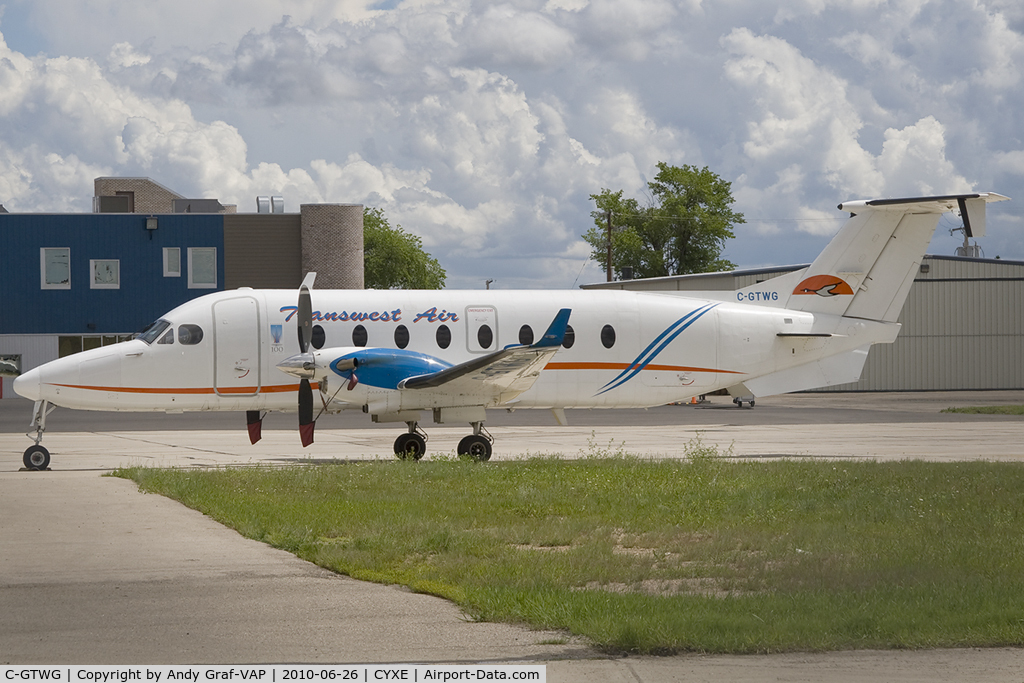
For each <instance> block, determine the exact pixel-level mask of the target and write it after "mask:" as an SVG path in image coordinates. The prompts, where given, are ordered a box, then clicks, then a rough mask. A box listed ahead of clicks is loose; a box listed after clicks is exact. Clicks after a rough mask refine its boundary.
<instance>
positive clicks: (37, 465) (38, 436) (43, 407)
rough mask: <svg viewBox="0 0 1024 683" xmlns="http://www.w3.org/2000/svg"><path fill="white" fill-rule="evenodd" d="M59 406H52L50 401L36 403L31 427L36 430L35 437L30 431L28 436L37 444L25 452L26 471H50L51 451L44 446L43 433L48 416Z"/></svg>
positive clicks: (23, 460) (23, 459) (23, 458)
mask: <svg viewBox="0 0 1024 683" xmlns="http://www.w3.org/2000/svg"><path fill="white" fill-rule="evenodd" d="M56 407H57V406H51V405H50V402H49V401H36V404H35V406H34V408H33V413H32V422H31V423H30V425H31V427H32V428H33V429H35V435H34V436H33V434H32V432H31V431H29V432H28V433H27V434H26V436H28V438H30V439H32V440H34V441H35V444H34V445H32V446H29V447H28V448H27V449H26V450H25V455H24V457H22V462H23V463H24V464H25V469H27V470H30V471H40V470H48V469H50V451H48V450H46V448H45V447H43V445H42V443H41V442H42V440H43V432H45V431H46V416H47V415H49V414H50V413H52V412H53V411H54V409H55V408H56Z"/></svg>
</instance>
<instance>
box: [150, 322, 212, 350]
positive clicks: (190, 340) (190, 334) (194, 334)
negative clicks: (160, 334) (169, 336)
mask: <svg viewBox="0 0 1024 683" xmlns="http://www.w3.org/2000/svg"><path fill="white" fill-rule="evenodd" d="M201 341H203V328H201V327H199V325H179V326H178V343H179V344H185V345H187V346H195V345H196V344H198V343H199V342H201ZM160 343H161V344H162V343H163V342H160Z"/></svg>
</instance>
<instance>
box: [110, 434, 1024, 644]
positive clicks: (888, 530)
mask: <svg viewBox="0 0 1024 683" xmlns="http://www.w3.org/2000/svg"><path fill="white" fill-rule="evenodd" d="M615 448H616V446H615V444H610V445H609V449H608V450H613V449H615ZM594 449H595V450H600V447H596V446H595V447H594ZM686 453H687V457H686V459H685V460H668V461H653V460H647V459H643V458H640V457H636V456H632V457H609V458H600V457H584V458H581V459H576V460H558V459H555V458H552V457H538V458H530V459H526V460H520V461H513V462H491V463H488V464H486V465H481V464H480V463H469V462H459V461H454V460H451V459H448V460H445V461H442V462H433V461H431V460H425V461H421V462H397V461H382V462H360V463H348V464H338V465H326V466H315V467H314V466H301V467H300V466H296V467H290V468H252V467H243V468H237V469H225V470H212V471H196V470H162V469H143V468H133V469H129V470H122V471H119V472H117V473H116V474H117V475H118V476H122V477H126V478H131V479H134V480H135V481H136V482H138V483H139V486H140V488H141V489H142V490H145V491H152V492H158V493H162V494H164V495H168V496H171V497H173V498H175V499H177V500H180V501H181V502H182V503H184V504H186V505H188V506H190V507H193V508H195V509H197V510H200V511H202V512H203V513H205V514H207V515H209V516H211V517H212V518H214V519H217V520H219V521H221V522H222V523H224V524H227V525H228V526H231V527H232V528H234V529H237V530H238V531H239V532H240V533H242V534H243V535H245V536H248V537H250V538H254V539H257V540H261V541H264V542H266V543H269V544H272V545H274V546H276V547H279V548H283V549H287V550H289V551H291V552H293V553H295V554H297V555H299V556H300V557H303V558H305V559H308V560H310V561H312V562H316V563H317V564H319V565H321V566H323V567H326V568H329V569H332V570H334V571H337V572H341V573H344V574H348V575H351V576H353V577H355V578H360V579H365V580H370V581H379V582H385V583H400V584H403V585H406V586H409V587H410V588H412V589H413V590H415V591H420V592H424V593H430V594H434V595H440V596H442V597H446V598H448V599H451V600H453V601H455V602H457V603H458V604H459V605H460V606H461V607H462V608H463V609H464V610H465V611H466V613H467V614H468V615H469V616H470V617H471V618H476V619H480V620H486V621H509V622H525V623H529V624H532V625H534V626H537V627H540V628H553V629H565V630H567V631H570V632H572V633H576V634H579V635H583V636H586V637H588V638H589V639H590V640H591V641H592V642H593V643H595V644H597V645H598V646H600V647H603V648H607V649H608V650H611V651H630V652H644V653H670V652H679V651H706V652H775V651H785V650H790V651H792V650H827V649H851V648H895V647H901V648H922V647H986V646H1013V647H1019V646H1021V645H1024V619H1022V618H1021V615H1022V614H1024V591H1022V590H1021V588H1020V577H1021V576H1022V575H1024V537H1022V535H1021V533H1020V530H1021V528H1022V527H1024V504H1022V503H1024V466H1021V464H1020V463H1008V462H966V463H930V462H916V461H908V462H884V463H883V462H870V461H863V462H849V461H844V462H836V461H811V460H781V461H772V462H764V461H757V462H746V461H737V460H733V459H730V458H727V457H722V455H721V454H719V453H718V452H717V451H716V450H715V449H714V448H713V447H709V446H706V445H703V444H701V443H700V442H699V441H695V442H692V443H691V444H690V445H689V446H687V448H686Z"/></svg>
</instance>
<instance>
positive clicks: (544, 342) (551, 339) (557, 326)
mask: <svg viewBox="0 0 1024 683" xmlns="http://www.w3.org/2000/svg"><path fill="white" fill-rule="evenodd" d="M570 313H572V309H571V308H563V309H562V310H560V311H559V312H558V315H556V316H555V319H554V320H552V321H551V324H550V325H548V329H547V330H545V331H544V334H543V335H541V338H540V341H538V342H537V343H536V344H533V346H532V347H531V348H534V349H543V348H548V347H551V346H561V345H562V341H564V340H565V330H566V328H567V327H568V326H569V314H570Z"/></svg>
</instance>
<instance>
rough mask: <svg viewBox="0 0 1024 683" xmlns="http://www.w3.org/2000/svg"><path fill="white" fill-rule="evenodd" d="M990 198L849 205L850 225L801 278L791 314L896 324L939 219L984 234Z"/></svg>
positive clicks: (845, 206) (789, 305)
mask: <svg viewBox="0 0 1024 683" xmlns="http://www.w3.org/2000/svg"><path fill="white" fill-rule="evenodd" d="M1005 199H1007V197H1004V196H1002V195H998V194H995V193H991V192H983V193H975V194H964V195H950V196H943V197H914V198H907V199H873V200H866V201H853V202H845V203H843V204H840V205H839V209H840V210H841V211H849V212H850V213H851V216H850V219H849V220H848V221H847V222H846V223H845V224H844V225H843V227H842V228H841V229H840V230H839V232H838V233H837V234H836V236H835V237H834V238H833V239H832V241H831V242H829V244H828V246H826V247H825V249H824V251H822V252H821V254H820V255H819V256H818V258H817V259H815V261H814V263H812V264H811V265H810V266H809V267H808V268H807V270H806V271H804V273H803V274H802V277H801V279H800V281H799V282H798V283H797V284H796V286H795V287H794V288H793V290H792V292H791V293H790V295H789V300H788V302H787V303H786V308H790V309H794V310H799V311H809V312H816V313H830V314H833V315H845V316H849V317H854V318H866V319H869V320H883V321H888V322H895V320H896V318H898V317H899V314H900V310H901V309H902V308H903V302H904V301H906V298H907V294H908V293H909V291H910V286H911V285H912V284H913V282H914V277H915V276H916V274H917V270H918V267H919V266H920V264H921V259H922V258H924V254H925V251H926V250H927V248H928V244H929V243H930V242H931V239H932V235H933V234H934V233H935V227H936V226H937V225H938V222H939V218H940V217H941V216H942V214H943V213H946V212H948V211H959V212H961V215H962V217H963V220H964V224H965V225H968V224H970V225H971V226H974V232H975V234H977V231H978V229H979V228H980V230H982V231H984V229H985V228H984V226H985V205H986V203H987V202H994V201H1002V200H1005Z"/></svg>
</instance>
